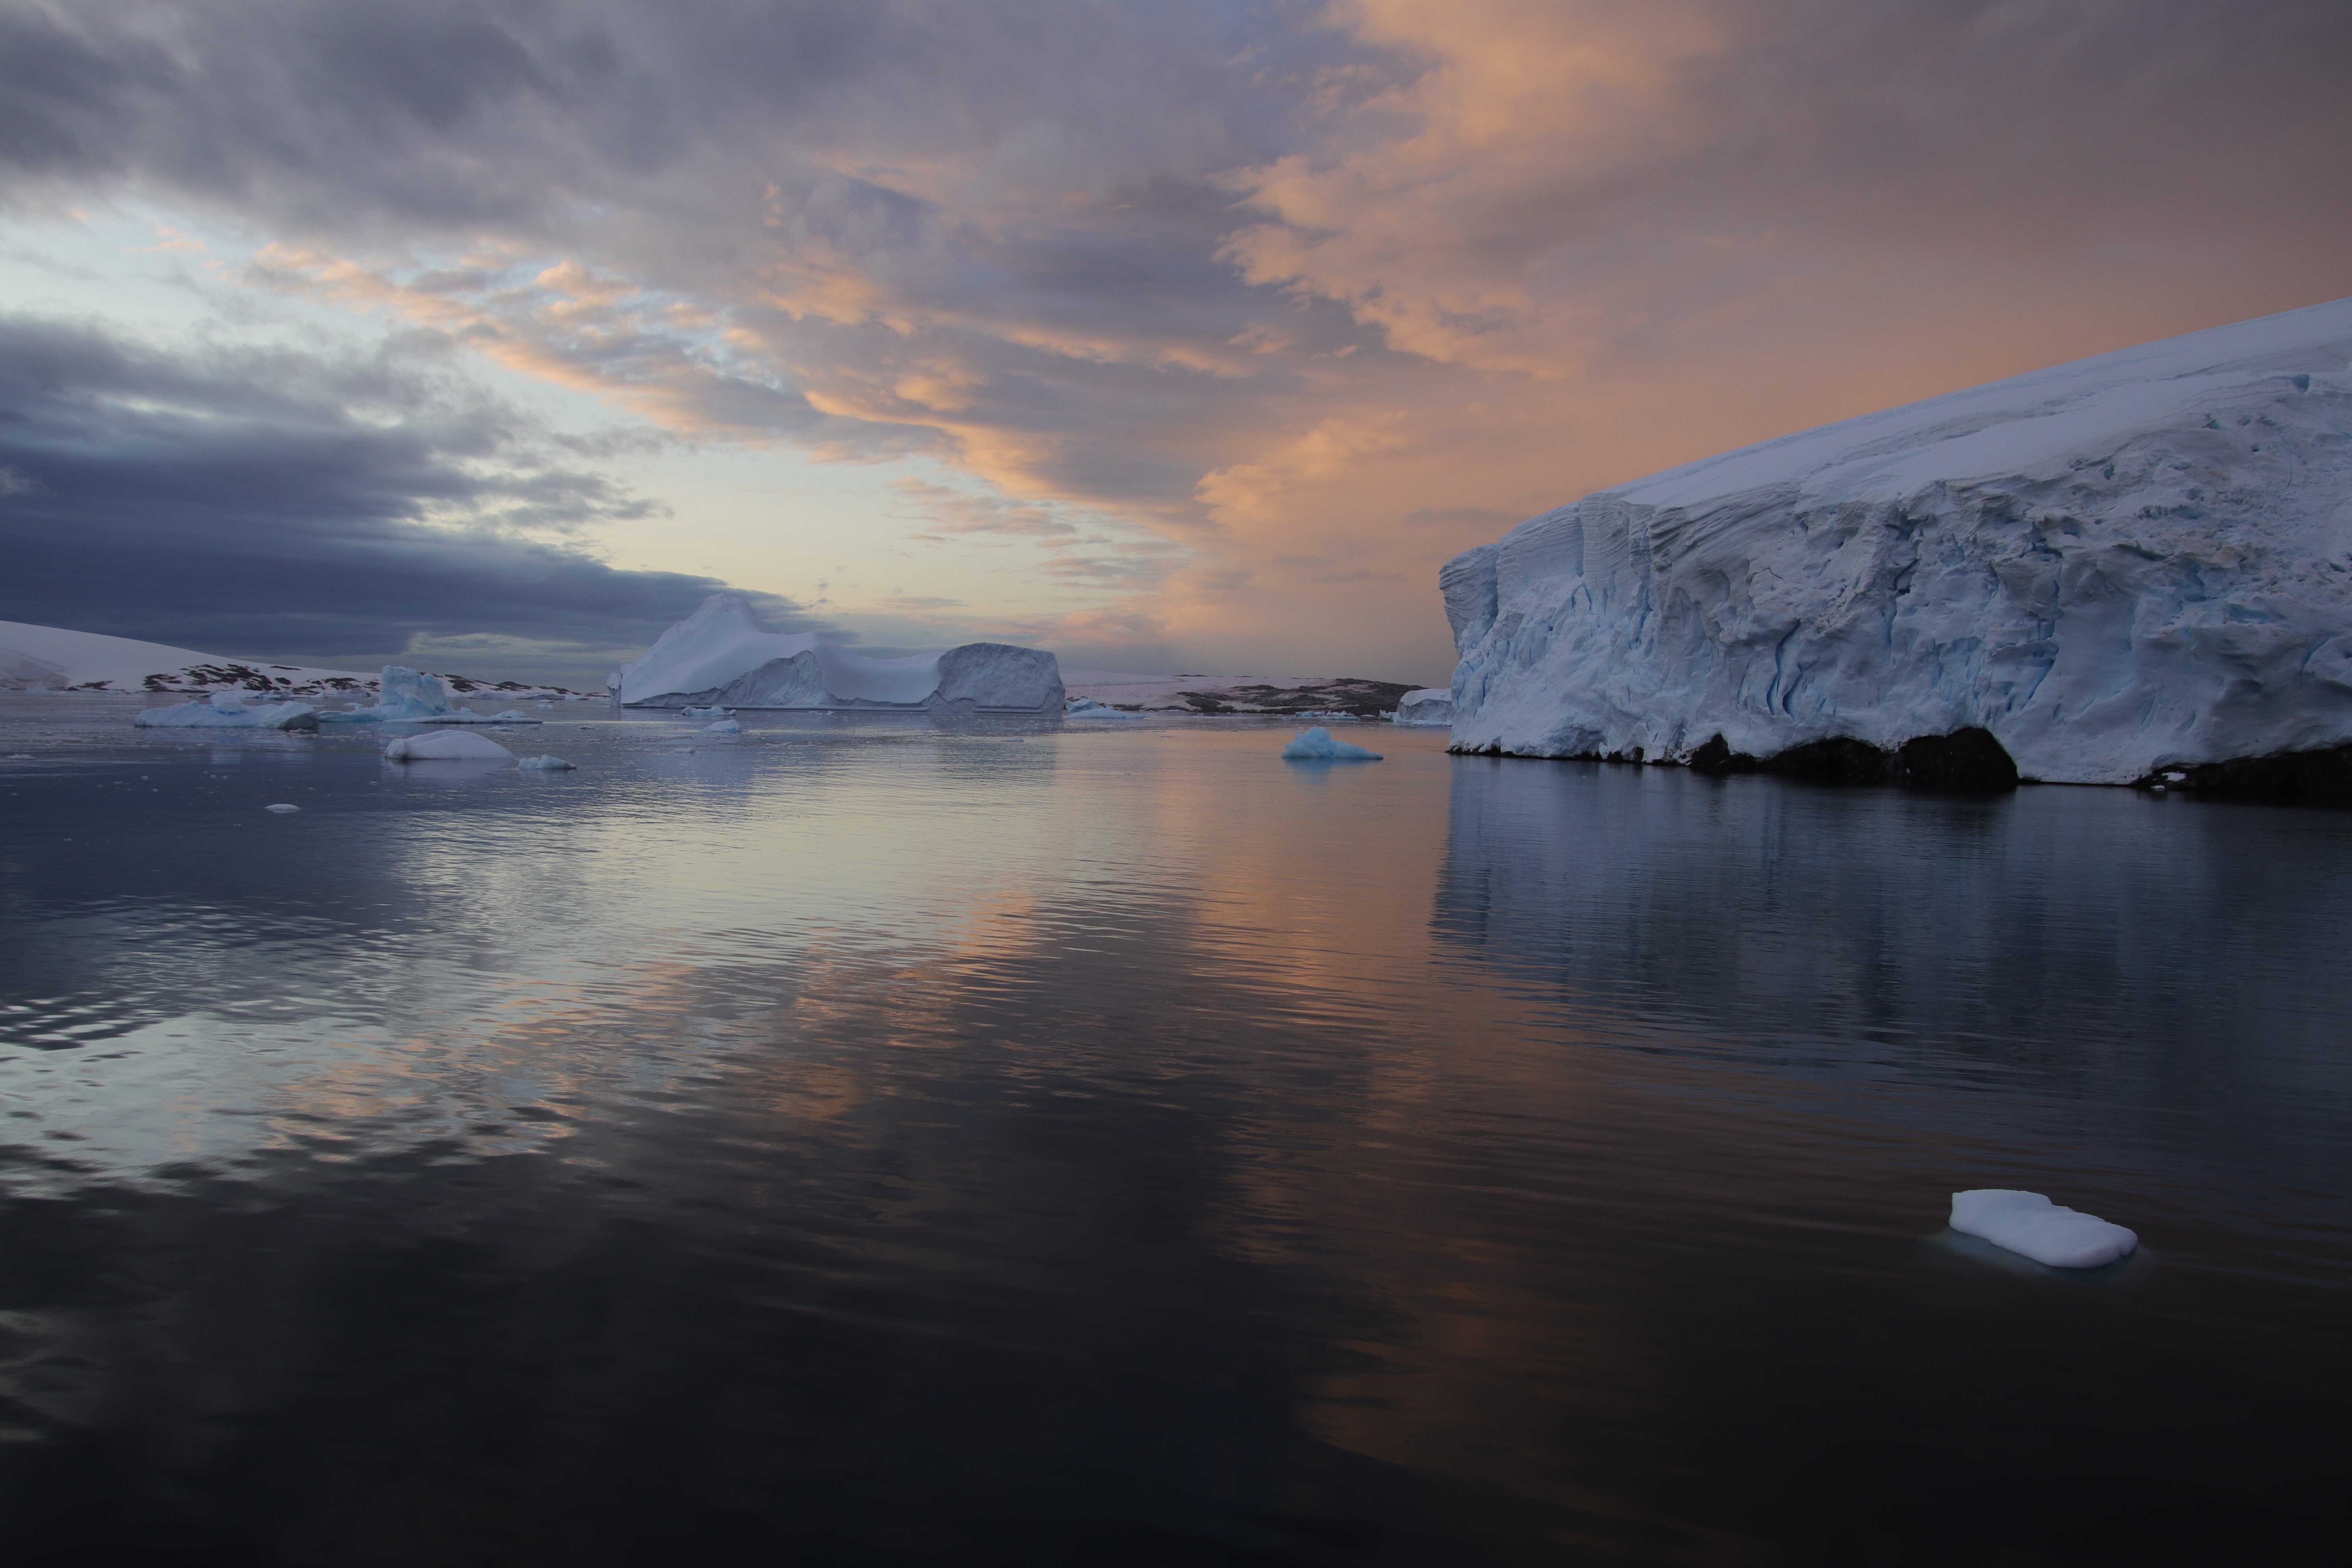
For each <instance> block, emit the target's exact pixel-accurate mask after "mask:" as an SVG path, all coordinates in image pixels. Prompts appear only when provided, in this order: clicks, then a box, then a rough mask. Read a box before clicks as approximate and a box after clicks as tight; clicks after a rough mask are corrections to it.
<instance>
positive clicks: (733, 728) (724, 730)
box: [702, 719, 743, 735]
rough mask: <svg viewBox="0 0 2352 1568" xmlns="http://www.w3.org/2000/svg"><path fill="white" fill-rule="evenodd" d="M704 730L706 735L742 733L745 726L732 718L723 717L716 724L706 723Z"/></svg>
mask: <svg viewBox="0 0 2352 1568" xmlns="http://www.w3.org/2000/svg"><path fill="white" fill-rule="evenodd" d="M702 732H703V733H704V734H706V735H740V734H741V733H742V732H743V726H742V725H740V724H739V723H737V722H736V721H734V720H732V719H721V720H720V721H719V722H718V723H716V724H705V725H704V726H703V727H702Z"/></svg>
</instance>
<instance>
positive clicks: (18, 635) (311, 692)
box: [0, 621, 576, 697]
mask: <svg viewBox="0 0 2352 1568" xmlns="http://www.w3.org/2000/svg"><path fill="white" fill-rule="evenodd" d="M379 679H381V678H380V677H379V676H376V675H372V674H369V673H368V672H367V671H365V670H358V669H320V668H313V667H311V666H309V665H297V664H268V663H264V662H262V661H261V660H258V659H241V658H227V657H226V656H224V655H221V654H215V653H198V652H196V651H195V650H194V649H193V648H184V647H170V646H168V645H167V644H164V643H155V642H141V641H139V640H137V639H136V638H133V637H105V636H102V635H100V633H97V632H76V631H68V630H67V629H66V628H64V627H63V626H31V625H28V624H26V622H23V621H0V690H5V691H31V690H39V689H47V690H51V691H65V690H75V691H152V692H157V693H192V692H203V691H225V690H244V691H274V692H277V693H278V694H280V695H282V696H289V697H329V696H333V695H334V694H336V693H338V692H349V693H351V694H352V696H353V697H359V696H362V695H363V694H369V693H373V691H374V690H375V689H376V685H377V682H378V681H379ZM441 679H443V680H445V681H446V682H447V684H448V686H449V689H451V690H453V691H457V692H459V693H465V692H471V691H485V692H496V693H498V694H499V695H500V696H502V697H541V696H545V697H559V696H571V695H576V694H574V693H571V692H567V691H565V690H564V689H563V688H562V687H551V686H526V685H524V684H522V683H521V682H520V681H513V680H501V681H496V682H492V681H487V680H469V679H466V678H465V677H463V676H444V677H442V678H441Z"/></svg>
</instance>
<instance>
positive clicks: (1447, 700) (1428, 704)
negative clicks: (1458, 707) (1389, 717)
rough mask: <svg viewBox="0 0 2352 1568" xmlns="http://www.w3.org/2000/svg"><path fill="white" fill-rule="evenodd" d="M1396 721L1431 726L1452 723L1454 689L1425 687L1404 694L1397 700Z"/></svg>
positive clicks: (1448, 687)
mask: <svg viewBox="0 0 2352 1568" xmlns="http://www.w3.org/2000/svg"><path fill="white" fill-rule="evenodd" d="M1396 721H1397V722H1398V723H1400V724H1426V725H1431V726H1436V725H1442V724H1451V723H1453V722H1454V689H1453V688H1452V687H1450V686H1425V687H1423V688H1422V689H1420V690H1419V691H1408V692H1406V693H1405V694H1404V695H1403V696H1402V697H1400V698H1398V699H1397V709H1396Z"/></svg>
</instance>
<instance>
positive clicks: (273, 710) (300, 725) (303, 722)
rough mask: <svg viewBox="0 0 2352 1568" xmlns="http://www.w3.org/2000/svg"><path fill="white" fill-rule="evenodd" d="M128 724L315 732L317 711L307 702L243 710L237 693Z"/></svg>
mask: <svg viewBox="0 0 2352 1568" xmlns="http://www.w3.org/2000/svg"><path fill="white" fill-rule="evenodd" d="M131 723H133V724H134V725H137V726H138V727H139V728H140V729H142V730H315V729H317V728H318V727H319V718H318V710H317V709H315V708H312V707H311V706H310V704H309V703H307V702H266V703H263V704H262V705H260V706H259V707H247V705H246V700H245V693H243V692H241V691H215V692H214V693H213V694H212V696H211V698H209V699H208V700H205V701H203V702H179V703H174V704H173V706H171V707H169V708H150V709H148V710H146V711H145V712H143V713H138V714H134V715H132V717H131Z"/></svg>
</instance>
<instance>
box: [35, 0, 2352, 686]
mask: <svg viewBox="0 0 2352 1568" xmlns="http://www.w3.org/2000/svg"><path fill="white" fill-rule="evenodd" d="M2347 58H2352V13H2347V11H2346V10H2345V8H2344V7H2343V6H2342V5H2339V4H2333V3H2323V0H1927V3H1922V4H1916V5H1883V4H1873V3H1870V0H1657V3H1655V4H1653V5H1639V6H1632V5H1622V4H1603V3H1601V0H1456V3H1454V4H1450V5H1443V6H1438V5H1428V4H1425V3H1423V0H1336V3H1333V4H1329V5H1321V4H1306V3H1299V0H1231V3H1226V4H1218V5H1159V4H1145V3H1143V0H1134V3H1118V0H1026V3H1024V4H1017V5H997V6H972V5H966V4H951V3H950V0H858V3H856V4H852V3H850V0H671V3H669V4H665V5H660V6H657V7H647V6H643V5H627V4H623V3H622V0H478V3H477V0H455V3H427V4H420V5H395V6H387V5H381V4H377V3H374V0H366V3H362V0H217V3H215V4H212V5H205V6H202V7H187V6H174V5H160V4H154V3H152V0H76V3H75V4H73V5H70V6H68V5H62V4H50V3H46V0H39V3H37V0H0V203H5V204H6V205H8V206H9V208H10V209H11V210H14V211H16V212H19V213H38V212H42V211H47V210H56V209H58V208H59V207H61V206H62V205H67V204H68V203H72V202H77V201H81V200H85V199H88V198H89V195H90V194H91V193H93V192H100V193H110V194H114V195H121V196H125V197H137V198H139V199H142V200H143V201H145V202H148V203H150V204H152V205H154V206H156V207H158V208H160V209H162V210H164V211H166V212H179V211H202V212H205V213H208V214H211V215H213V216H214V217H215V219H225V220H226V221H230V222H233V223H234V224H236V225H237V226H242V227H244V228H245V229H247V230H248V231H250V232H254V233H257V234H260V235H263V236H266V237H269V238H270V239H272V240H274V241H275V242H276V244H275V245H274V246H273V247H269V248H268V249H266V250H265V251H264V252H263V254H262V256H261V258H260V260H259V262H258V264H257V268H256V270H255V272H254V274H253V277H254V278H255V279H257V281H260V282H264V283H266V284H267V285H268V286H269V287H273V288H278V289H291V290H298V291H301V292H304V293H307V294H310V295H311V296H313V297H316V298H320V299H325V300H334V301H338V302H341V303H342V304H345V305H348V306H352V307H354V308H360V309H366V310H376V311H379V312H382V313H383V314H384V316H385V317H386V318H387V320H388V321H392V322H394V323H395V324H405V325H409V326H414V327H421V328H428V329H430V330H432V331H436V332H439V333H443V334H446V335H447V336H448V337H449V338H450V339H452V340H453V341H455V342H460V343H463V344H467V345H469V346H471V347H473V348H476V349H478V350H479V351H480V352H482V353H486V354H488V355H491V356H492V357H494V358H496V359H498V360H499V361H500V362H501V363H505V364H507V365H509V366H510V367H512V368H514V369H516V370H519V371H521V372H523V373H525V374H532V375H537V376H541V377H545V378H548V379H551V380H554V381H558V382H562V383H563V384H567V385H571V386H574V387H579V388H584V389H588V390H591V391H594V392H596V393H598V394H600V395H604V396H607V397H609V398H611V399H613V400H614V402H615V403H616V404H618V405H621V406H623V407H625V408H626V409H628V410H630V411H632V412H633V413H635V415H637V416H641V417H643V418H644V419H646V420H647V421H650V422H652V423H654V424H656V425H657V426H660V427H661V428H662V429H664V430H666V431H667V432H669V433H670V434H671V435H673V436H674V437H677V438H678V439H681V440H688V441H708V442H723V443H732V444H750V445H759V444H763V443H778V444H788V445H791V446H793V447H798V448H801V449H803V450H805V451H808V452H812V453H814V454H816V455H818V456H821V457H827V458H839V459H843V460H851V461H865V462H885V461H892V460H897V459H901V458H909V457H919V458H922V459H923V460H924V461H925V463H926V464H927V465H934V466H935V465H946V466H948V467H950V468H955V469H958V470H960V472H961V479H959V480H958V482H957V485H956V486H954V487H950V488H952V489H956V491H957V496H956V498H954V499H950V498H945V497H941V498H936V502H937V504H935V505H930V509H929V511H928V512H927V513H926V519H927V523H928V526H927V527H926V529H925V537H926V538H928V539H929V540H930V541H932V542H934V544H935V547H937V548H943V549H956V550H979V549H995V548H999V547H1001V546H1003V545H1004V544H1005V543H1007V542H1016V541H1017V542H1022V543H1024V544H1025V545H1027V546H1029V547H1031V548H1034V549H1036V550H1038V551H1039V552H1040V558H1041V564H1040V565H1039V567H1038V569H1037V571H1036V573H1035V574H1034V594H1035V595H1036V614H1035V616H1034V619H1033V620H1032V621H1031V622H1030V623H1028V624H1030V625H1032V626H1035V627H1037V628H1040V630H1041V635H1052V636H1059V635H1063V634H1064V633H1065V632H1066V633H1067V634H1068V635H1070V636H1073V637H1076V636H1082V635H1083V636H1092V635H1095V632H1097V631H1102V630H1103V628H1108V627H1114V626H1129V627H1132V628H1134V629H1135V635H1136V636H1137V637H1139V638H1150V639H1157V641H1155V643H1154V646H1168V647H1176V648H1178V649H1179V650H1180V654H1179V657H1181V658H1183V659H1184V660H1185V661H1186V663H1187V666H1188V668H1189V667H1192V666H1195V665H1197V664H1199V663H1200V662H1201V661H1202V660H1203V659H1212V658H1213V659H1214V660H1216V661H1219V662H1229V661H1232V660H1239V661H1242V662H1244V663H1256V664H1260V665H1262V666H1263V665H1275V664H1280V665H1288V666H1291V667H1294V668H1315V667H1318V666H1322V665H1344V666H1346V667H1348V668H1349V670H1350V672H1355V673H1369V674H1377V673H1394V674H1398V675H1400V676H1405V677H1412V678H1415V679H1435V678H1437V677H1439V676H1442V675H1443V673H1444V660H1445V659H1446V658H1448V657H1449V655H1450V645H1449V644H1448V642H1447V639H1446V637H1445V634H1444V625H1443V621H1442V618H1441V617H1440V615H1439V612H1438V608H1437V604H1436V600H1435V596H1434V593H1433V588H1432V586H1431V580H1432V578H1433V574H1434V571H1435V568H1436V565H1437V563H1439V562H1440V561H1442V560H1443V559H1444V556H1445V555H1446V554H1447V553H1448V552H1451V551H1453V550H1455V549H1459V548H1461V547H1462V546H1464V545H1466V544H1469V543H1472V542H1476V541H1477V540H1479V539H1482V538H1489V537H1492V536H1493V534H1494V533H1495V532H1496V531H1498V529H1499V528H1501V527H1503V526H1507V523H1508V521H1511V520H1513V519H1515V518H1517V517H1524V516H1527V515H1529V514H1531V513H1533V512H1536V511H1538V510H1544V509H1546V508H1548V507H1549V506H1552V505H1556V504H1558V503H1559V502H1561V501H1563V500H1570V499H1572V498H1573V497H1574V496H1576V495H1578V494H1580V493H1582V492H1583V491H1586V490H1589V489H1593V488H1596V487H1598V486H1601V485H1605V484H1609V483H1613V482H1618V481H1622V480H1624V479H1630V478H1633V477H1635V476H1637V475H1639V474H1641V473H1643V472H1645V471H1648V470H1651V469H1654V468H1660V467H1664V466H1667V465H1669V464H1673V463H1676V462H1682V461H1686V460H1689V459H1692V458H1698V457H1702V456H1705V455H1706V454H1707V453H1709V452H1711V451H1715V450H1719V449H1721V448H1723V447H1728V446H1734V445H1738V444H1742V443H1744V442H1747V441H1751V440H1756V439H1760V438H1763V437H1769V436H1772V435H1776V434H1780V433H1782V432H1785V431H1788V430H1790V429H1796V428H1801V427H1804V426H1808V425H1811V424H1817V423H1821V422H1823V421H1826V420H1829V419H1832V418H1837V417H1842V416H1847V415H1852V414H1855V413H1860V412H1864V411H1866V410H1868V409H1870V408H1872V407H1874V406H1881V405H1885V404H1887V403H1891V402H1899V401H1904V400H1906V399H1910V398H1915V397H1919V396H1925V395H1932V394H1934V393H1937V392H1940V391H1945V390H1948V389H1950V388H1952V387H1955V386H1958V385H1965V384H1969V383H1971V382H1974V381H1979V380H1983V379H1988V378H1990V377H1992V376H1997V375H2000V374H2011V373H2014V372H2017V371H2021V370H2025V369H2029V368H2032V367H2033V366H2036V365H2040V364H2045V363H2054V362H2056V361H2059V360H2063V359H2066V358H2069V357H2074V356H2075V355H2079V354H2084V353H2095V352H2098V351H2100V350H2104V349H2107V348H2113V347H2117V346H2121V345H2122V344H2125V343H2128V342H2137V341H2141V340H2144V339H2147V338H2150V337H2156V336H2161V335H2165V334H2167V333H2169V332H2175V331H2187V330H2190V329H2193V328H2196V327H2200V326H2205V325H2210V324H2214V323H2216V322H2220V321H2229V320H2233V319H2237V318H2240V317H2243V316H2248V315H2253V314H2259V313H2262V312H2263V311H2266V310H2281V309H2286V308H2290V307H2292V306H2295V305H2299V304H2305V303H2309V302H2312V301H2313V300H2319V299H2323V298H2327V297H2331V296H2333V295H2336V294H2340V293H2343V292H2345V291H2346V289H2347V274H2346V272H2345V269H2344V266H2343V263H2342V260H2341V258H2343V257H2344V256H2345V255H2346V254H2347V253H2352V209H2347V207H2346V205H2345V204H2343V203H2341V202H2339V201H2334V200H2331V199H2328V198H2329V196H2330V195H2331V194H2332V193H2333V192H2334V191H2335V189H2336V186H2337V185H2338V184H2340V183H2341V174H2340V170H2339V169H2338V168H2337V164H2338V163H2339V162H2340V156H2341V150H2342V148H2343V147H2344V146H2345V145H2347V143H2352V95H2347V94H2345V93H2344V92H2342V91H2341V90H2340V86H2339V83H2338V79H2339V78H2340V76H2341V74H2342V66H2343V63H2344V62H2345V61H2346V60H2347ZM557 467H558V468H561V465H558V466H557ZM28 471H29V470H28ZM555 471H556V470H555V469H554V468H551V469H550V470H549V472H550V474H551V476H552V475H553V474H554V473H555ZM566 471H568V470H566ZM547 482H548V483H549V484H551V485H552V486H554V490H553V491H551V493H549V494H548V495H546V496H544V497H542V498H541V500H539V501H538V502H536V503H533V502H531V501H530V500H529V498H528V497H526V496H524V495H523V494H521V493H520V491H518V492H517V493H516V494H515V495H513V496H511V497H509V498H507V499H505V500H498V499H495V498H490V497H488V496H487V495H486V496H485V497H484V498H483V499H481V500H479V501H478V502H477V503H474V504H478V505H479V506H481V507H483V508H485V509H490V510H496V508H498V507H501V506H503V507H508V508H511V509H515V510H517V511H518V513H519V514H522V515H527V514H529V512H530V507H531V506H532V505H533V504H536V505H538V506H539V508H540V509H541V512H540V515H541V516H543V517H544V518H546V519H547V520H549V521H554V520H557V519H560V518H561V517H562V516H563V515H564V514H565V509H566V508H567V507H570V508H573V509H578V508H581V507H586V508H588V509H589V512H588V513H582V514H581V515H589V514H590V513H593V508H594V507H595V506H597V505H603V504H607V503H606V502H604V501H598V500H591V499H588V498H586V497H585V496H584V495H583V494H578V493H574V492H573V491H571V490H566V489H564V488H563V487H564V485H565V484H567V483H569V482H570V481H568V480H562V479H556V478H553V477H551V478H550V479H548V481H547ZM611 504H619V503H618V502H613V503H611ZM926 504H927V505H929V503H926ZM490 510H486V511H485V512H484V513H483V514H482V515H483V517H484V518H485V519H487V518H488V516H489V515H490ZM1096 517H1099V518H1104V519H1110V520H1115V524H1116V526H1112V525H1109V524H1106V525H1104V526H1100V527H1097V525H1096V524H1095V523H1094V522H1092V521H1084V520H1087V519H1090V518H1096ZM404 526H405V524H404ZM469 526H471V524H469ZM481 526H488V523H487V522H486V521H485V522H482V523H481ZM1066 526H1067V527H1071V528H1075V529H1076V530H1077V532H1076V533H1075V534H1073V533H1070V532H1066V531H1064V530H1065V527H1066ZM1097 535H1100V536H1102V538H1103V539H1106V540H1109V541H1111V542H1109V543H1102V542H1089V541H1092V540H1094V539H1095V537H1096V536H1097ZM523 547H524V546H522V545H520V544H517V545H516V546H515V548H523ZM530 547H532V548H551V546H547V545H545V544H544V543H541V544H536V545H532V546H530ZM1071 595H1080V596H1082V602H1080V601H1076V600H1073V599H1072V598H1071V597H1070V596H1071ZM1073 602H1076V603H1078V607H1077V609H1076V610H1067V609H1065V608H1061V607H1060V606H1063V605H1068V604H1071V603H1073ZM1071 616H1084V617H1091V619H1085V620H1081V619H1074V618H1068V617H1071ZM1087 628H1092V629H1091V630H1089V629H1087ZM1104 635H1108V632H1105V633H1104Z"/></svg>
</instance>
